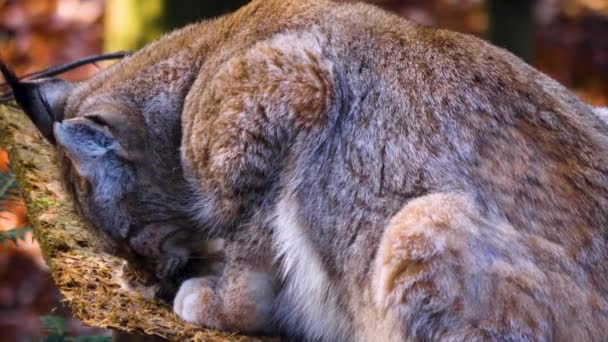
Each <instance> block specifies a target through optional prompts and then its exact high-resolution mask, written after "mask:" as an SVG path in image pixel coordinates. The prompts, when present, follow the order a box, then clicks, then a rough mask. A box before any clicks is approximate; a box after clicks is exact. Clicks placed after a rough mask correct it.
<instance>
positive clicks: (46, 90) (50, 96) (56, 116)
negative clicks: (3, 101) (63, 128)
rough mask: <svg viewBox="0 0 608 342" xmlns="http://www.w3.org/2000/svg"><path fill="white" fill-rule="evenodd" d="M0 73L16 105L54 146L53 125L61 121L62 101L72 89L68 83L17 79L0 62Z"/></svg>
mask: <svg viewBox="0 0 608 342" xmlns="http://www.w3.org/2000/svg"><path fill="white" fill-rule="evenodd" d="M0 72H2V75H3V76H4V79H5V80H6V82H7V83H8V85H9V86H10V87H11V89H12V91H13V96H14V97H15V100H16V101H17V104H19V106H21V108H22V109H23V111H24V112H25V113H26V114H27V116H28V117H29V118H30V119H31V120H32V122H33V123H34V124H35V125H36V127H38V129H39V130H40V132H41V133H42V135H43V136H44V137H45V138H46V140H48V141H49V142H50V143H52V144H55V137H54V136H53V123H55V122H57V121H61V120H62V119H63V105H62V104H63V100H64V98H65V95H66V93H67V91H69V90H70V89H71V88H72V85H71V84H70V83H68V82H65V81H63V80H60V79H57V78H47V79H42V80H36V81H33V82H24V81H20V80H19V78H18V77H17V76H16V75H15V73H13V72H12V71H11V70H10V69H9V68H8V67H7V66H6V64H4V62H2V60H0Z"/></svg>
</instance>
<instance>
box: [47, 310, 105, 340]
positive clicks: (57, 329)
mask: <svg viewBox="0 0 608 342" xmlns="http://www.w3.org/2000/svg"><path fill="white" fill-rule="evenodd" d="M40 322H41V323H42V326H43V328H44V329H45V330H46V331H47V332H48V336H47V337H45V338H44V339H43V340H42V341H43V342H108V341H110V337H109V336H78V337H68V336H66V321H65V319H64V318H63V317H60V316H55V315H45V316H41V317H40Z"/></svg>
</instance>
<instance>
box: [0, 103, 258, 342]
mask: <svg viewBox="0 0 608 342" xmlns="http://www.w3.org/2000/svg"><path fill="white" fill-rule="evenodd" d="M0 145H1V146H3V147H4V148H5V149H6V150H8V152H9V158H10V162H11V168H12V169H13V171H14V172H15V174H16V177H17V180H18V183H19V187H20V189H21V193H22V195H23V198H24V201H25V203H26V205H27V208H28V217H29V220H30V224H31V226H32V228H33V231H34V236H35V237H36V239H37V240H38V241H39V242H40V247H41V249H42V255H43V257H44V260H45V261H46V263H47V264H48V266H49V268H50V270H51V273H52V276H53V279H54V281H55V283H56V284H57V287H58V288H59V290H60V291H61V293H62V294H63V296H64V297H65V301H66V302H67V304H69V306H70V307H71V308H72V311H73V313H74V315H75V316H76V317H77V318H78V319H80V320H82V322H83V323H84V324H86V325H89V326H93V327H100V328H111V329H116V330H118V331H123V332H127V333H134V334H144V335H147V336H156V337H161V338H165V339H167V340H172V341H259V340H260V339H257V338H252V337H247V336H240V335H230V334H226V333H222V332H218V331H214V330H206V329H202V328H200V327H196V326H194V325H191V324H188V323H185V322H183V321H181V320H179V318H178V317H177V316H176V315H174V314H173V313H172V312H171V310H169V308H167V307H165V306H162V305H161V304H159V303H156V302H155V301H153V300H150V299H147V298H145V297H144V296H143V295H140V294H138V293H137V292H134V291H128V290H125V289H123V288H121V287H120V285H119V280H118V276H119V273H120V270H121V265H122V261H121V260H120V259H118V258H116V257H114V256H112V255H109V254H106V253H103V252H101V251H100V250H99V249H97V247H96V244H95V241H94V239H93V238H92V235H90V234H89V233H88V232H87V231H86V230H85V228H84V224H83V223H82V222H81V220H80V219H79V217H78V215H77V214H76V213H75V211H74V208H73V206H72V204H71V202H70V201H69V199H68V198H67V195H66V194H65V193H64V191H63V189H62V186H61V183H60V173H59V168H58V167H57V165H56V161H55V158H54V152H53V149H52V146H50V145H49V144H48V143H46V141H44V140H43V139H42V138H41V136H40V135H39V134H38V132H37V130H36V128H35V127H34V126H33V124H32V123H31V122H30V121H29V119H28V118H27V117H26V116H25V114H23V113H22V112H20V111H18V110H16V109H13V108H10V107H7V106H0Z"/></svg>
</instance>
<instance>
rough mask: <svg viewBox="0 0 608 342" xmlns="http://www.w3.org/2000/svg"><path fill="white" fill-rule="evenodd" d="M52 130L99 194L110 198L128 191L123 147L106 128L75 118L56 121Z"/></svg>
mask: <svg viewBox="0 0 608 342" xmlns="http://www.w3.org/2000/svg"><path fill="white" fill-rule="evenodd" d="M54 130H55V137H56V139H57V144H58V146H59V147H60V148H61V149H63V150H64V151H65V153H66V154H67V156H68V157H69V158H70V160H71V161H72V163H73V165H74V167H75V168H76V170H77V171H78V173H79V174H80V175H81V176H82V177H84V178H87V179H88V180H89V181H91V183H92V184H93V185H94V186H95V187H96V188H97V190H98V191H99V195H100V196H102V197H104V198H105V197H108V198H110V197H114V196H116V195H118V194H119V193H121V192H122V191H129V190H130V189H129V187H130V186H131V185H132V183H133V182H132V181H133V172H132V169H131V167H130V166H129V164H128V162H127V160H126V159H125V158H124V156H125V151H124V149H123V147H122V146H121V145H120V144H119V143H118V142H117V141H116V139H115V138H114V137H113V136H112V134H111V133H110V131H109V129H108V128H107V127H105V126H102V125H99V124H97V123H95V122H93V121H91V120H89V119H87V118H81V117H79V118H74V119H69V120H64V121H63V122H56V123H55V129H54Z"/></svg>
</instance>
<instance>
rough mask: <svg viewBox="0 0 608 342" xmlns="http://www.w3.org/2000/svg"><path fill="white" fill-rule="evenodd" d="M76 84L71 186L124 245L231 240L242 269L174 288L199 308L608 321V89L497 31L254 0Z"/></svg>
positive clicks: (230, 267) (529, 333)
mask: <svg viewBox="0 0 608 342" xmlns="http://www.w3.org/2000/svg"><path fill="white" fill-rule="evenodd" d="M65 103H66V105H65V109H64V111H65V113H64V117H65V118H66V120H65V121H64V122H63V123H62V124H56V127H55V137H56V138H57V140H58V148H59V150H61V151H63V152H64V154H62V155H65V158H64V160H63V161H64V162H65V165H66V170H67V171H66V174H67V178H66V179H67V184H68V187H69V188H70V189H72V192H73V193H74V194H75V199H76V201H77V203H78V204H79V207H80V208H81V212H82V213H83V215H84V216H85V217H88V218H89V220H90V221H91V223H92V225H93V226H94V227H97V229H98V230H100V231H103V232H106V233H105V235H104V236H105V237H106V239H107V240H109V241H110V244H111V245H113V246H114V247H115V250H117V251H122V253H123V255H125V257H126V258H128V259H129V256H131V257H130V259H135V260H137V262H135V265H136V266H135V267H140V268H144V269H148V270H149V272H153V273H155V274H156V275H157V277H159V278H163V277H170V276H172V274H174V273H175V270H176V269H179V268H180V267H182V266H183V265H182V264H183V263H184V260H188V258H190V257H191V255H193V253H194V254H195V252H194V251H193V250H194V249H196V246H197V245H200V244H201V243H202V242H200V241H201V240H204V239H207V238H209V237H210V236H216V237H219V238H222V239H225V241H226V250H225V255H226V259H225V267H224V269H223V271H222V272H220V273H218V274H213V275H210V276H206V277H201V278H194V279H191V280H188V281H186V282H184V283H183V285H182V286H181V288H180V290H179V291H178V294H177V297H176V299H175V301H174V310H175V311H176V312H177V314H178V315H180V316H181V317H182V318H184V319H186V320H189V321H192V322H195V323H199V324H201V325H205V326H209V327H216V328H221V329H225V330H231V331H245V332H266V333H268V332H271V333H272V332H281V333H283V334H287V335H297V336H301V337H304V338H306V339H310V340H328V341H329V340H343V341H350V340H361V341H371V340H381V341H384V340H435V339H442V340H458V341H460V340H597V341H599V340H603V339H604V332H605V331H606V330H607V329H608V321H607V314H606V313H607V312H608V303H607V299H608V279H607V278H608V269H607V268H608V264H607V262H608V260H607V257H608V254H607V253H608V246H606V233H607V230H608V125H607V123H606V114H605V110H600V109H597V110H594V109H592V108H591V107H589V106H587V105H586V104H584V103H582V102H581V101H580V100H579V99H578V98H577V97H576V96H575V95H573V94H572V93H571V92H569V91H568V90H566V89H565V88H564V87H562V86H561V85H559V84H557V83H556V82H555V81H553V80H552V79H550V78H549V77H547V76H545V75H543V74H541V73H540V72H538V71H536V70H535V69H533V68H532V67H530V66H528V65H526V64H525V63H523V62H522V61H521V60H519V59H518V58H516V57H514V56H513V55H511V54H510V53H508V52H506V51H504V50H502V49H499V48H496V47H493V46H491V45H489V44H487V43H485V42H483V41H481V40H479V39H476V38H474V37H470V36H466V35H461V34H457V33H452V32H447V31H443V30H436V29H431V28H425V27H421V26H418V25H415V24H413V23H410V22H408V21H406V20H404V19H401V18H398V17H396V16H393V15H390V14H387V13H385V12H383V11H381V10H379V9H377V8H375V7H371V6H367V5H353V4H336V3H331V2H327V1H324V0H306V1H302V0H297V1H296V0H254V1H253V2H252V3H250V4H249V5H247V6H246V7H244V8H242V9H241V10H239V11H237V12H236V13H234V14H231V15H228V16H225V17H221V18H218V19H215V20H212V21H207V22H203V23H199V24H195V25H192V26H189V27H186V28H184V29H182V30H180V31H177V32H175V33H172V34H170V35H168V36H166V37H164V38H162V39H161V40H159V41H158V42H155V43H153V44H151V45H150V46H148V47H147V48H145V49H143V50H142V51H140V52H138V53H136V54H134V55H133V56H131V57H129V58H127V59H125V60H124V61H122V62H120V63H118V64H117V65H115V66H113V67H111V68H110V69H109V70H107V71H105V72H103V73H102V74H101V75H99V76H96V77H95V78H93V79H92V80H90V81H87V82H85V83H83V84H81V85H79V86H78V87H76V88H75V89H74V90H72V91H70V93H69V94H68V95H67V99H66V100H65ZM91 115H97V116H99V117H90V116H91ZM87 116H89V118H86V117H87ZM78 120H88V121H86V122H85V123H83V122H81V121H78ZM100 121H101V126H107V127H106V128H103V127H99V126H100ZM78 125H85V126H78ZM91 127H93V131H91ZM82 132H84V133H86V134H84V133H82ZM87 132H88V133H87ZM83 134H84V136H88V137H89V138H88V139H89V140H92V141H97V143H96V145H95V146H103V149H102V152H99V148H97V147H95V148H90V146H89V145H86V146H85V147H86V148H82V146H80V145H79V143H78V141H80V140H79V139H82V136H83ZM78 137H81V138H78ZM108 137H109V138H108ZM87 151H88V152H87ZM104 151H108V152H104ZM110 152H111V153H110ZM95 153H97V154H95ZM99 153H101V155H103V156H104V157H103V158H100V157H99ZM108 153H109V154H108ZM83 155H84V157H83ZM91 156H94V157H95V158H92V157H91ZM104 167H106V169H104ZM108 167H112V168H113V169H114V171H112V172H110V170H108V169H107V168H108ZM100 170H105V171H100ZM91 175H92V176H91ZM83 178H84V179H85V181H83ZM112 182H114V183H116V182H117V183H118V185H117V184H112ZM125 184H127V185H128V186H131V187H132V188H129V187H128V186H127V187H125ZM129 184H130V185H129ZM119 185H120V186H119ZM113 189H115V190H113ZM124 189H127V190H124ZM128 189H131V190H128ZM110 218H111V220H110ZM136 218H143V222H142V220H136ZM178 218H179V219H178ZM137 227H139V228H137ZM141 227H148V229H147V231H148V232H147V233H144V232H145V231H146V229H143V230H142V228H141ZM138 232H139V233H138ZM169 236H178V237H179V238H177V239H168V240H170V241H171V243H170V244H169V247H167V248H165V249H163V251H162V253H161V252H159V249H158V248H156V249H154V247H153V248H152V251H149V249H146V248H144V247H145V246H142V245H143V244H144V243H145V242H146V241H149V242H150V241H151V242H150V243H152V245H155V244H158V243H159V242H160V241H165V240H167V237H169ZM138 237H139V238H138ZM194 242H196V243H194ZM125 245H126V247H124V246H125ZM116 246H122V247H120V248H119V247H116ZM146 251H147V252H146ZM155 251H156V252H155ZM133 255H137V257H133ZM165 260H172V261H170V262H167V261H165Z"/></svg>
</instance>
